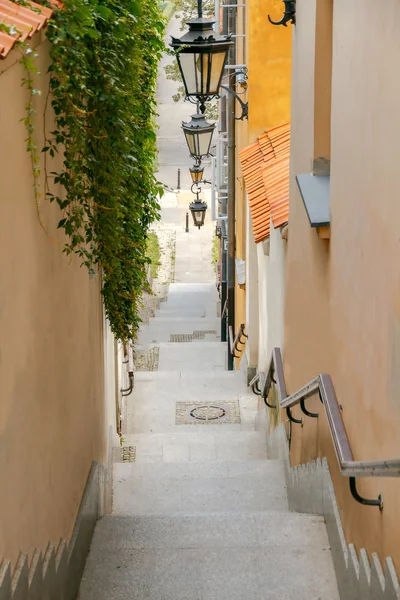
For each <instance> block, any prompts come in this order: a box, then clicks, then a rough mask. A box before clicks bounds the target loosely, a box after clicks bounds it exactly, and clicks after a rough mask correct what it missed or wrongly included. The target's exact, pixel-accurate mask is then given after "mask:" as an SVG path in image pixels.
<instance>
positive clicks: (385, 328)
mask: <svg viewBox="0 0 400 600" xmlns="http://www.w3.org/2000/svg"><path fill="white" fill-rule="evenodd" d="M317 1H318V0H317ZM399 20H400V6H399V4H398V2H397V1H396V0H388V2H386V3H385V9H384V10H382V6H381V3H379V2H377V1H376V0H365V2H363V3H361V4H359V3H356V4H352V3H349V2H347V1H346V0H335V1H334V19H333V68H332V114H331V240H330V241H327V240H321V239H319V238H318V236H317V233H316V232H315V231H314V230H312V229H311V228H310V226H309V223H308V219H307V216H306V213H305V210H304V208H303V205H302V201H301V199H300V196H299V193H298V191H297V188H296V184H295V183H294V175H295V174H296V173H302V172H310V170H311V165H312V160H313V158H314V156H315V155H314V145H313V144H314V140H315V136H314V131H313V129H314V111H313V106H314V48H315V0H313V1H312V2H311V1H309V0H301V1H298V2H297V26H296V30H295V33H294V38H293V45H294V46H293V57H294V65H293V91H292V157H291V199H290V225H289V240H288V255H287V280H286V305H285V373H286V377H287V384H288V390H289V392H293V391H295V390H296V388H298V387H299V386H301V385H302V384H304V383H306V382H307V381H308V380H310V379H311V378H312V377H314V376H315V375H317V374H318V373H321V372H328V373H330V374H331V376H332V378H333V383H334V386H335V389H336V393H337V396H338V399H339V402H340V403H341V404H342V405H343V418H344V422H345V426H346V429H347V432H348V435H349V438H350V441H351V445H352V448H353V452H354V456H355V458H356V459H358V460H361V459H366V460H367V459H383V458H394V457H398V456H400V401H399V383H400V283H399V282H400V262H399V250H400V246H399V244H400V242H399V240H400V236H399V230H398V223H399V222H400V203H399V193H398V164H397V163H398V159H397V155H398V151H397V148H398V140H399V137H400V120H399V117H398V98H399V96H400V75H399V70H398V60H397V57H398V56H399V53H400V40H399V37H398V32H397V27H396V24H397V23H398V22H399ZM308 406H309V408H310V409H313V408H319V407H320V404H319V401H318V400H317V399H311V400H310V401H309V402H308ZM295 414H297V415H298V410H296V411H295ZM317 456H328V459H329V463H330V467H331V471H332V475H333V480H334V485H335V490H336V494H337V498H338V503H339V508H340V513H341V518H342V522H343V524H344V528H345V533H346V537H347V541H348V542H352V543H355V545H356V547H357V548H361V547H363V546H365V547H366V548H367V550H368V552H369V553H370V554H371V553H372V552H378V553H379V555H380V556H381V558H383V557H385V556H388V555H391V556H392V557H393V559H394V561H395V564H396V567H397V570H398V571H399V570H400V545H399V543H398V541H399V539H400V524H399V519H398V507H399V505H400V482H399V480H398V479H372V478H370V479H364V480H362V481H359V490H360V492H361V493H362V494H364V495H365V496H367V497H376V496H377V495H378V494H379V493H382V494H383V498H384V510H383V511H382V512H379V511H378V510H377V509H376V508H369V507H363V506H361V505H359V504H357V503H356V502H355V501H354V500H353V499H352V498H351V496H350V493H349V491H348V480H347V479H345V478H342V477H341V476H340V475H339V473H338V469H337V465H336V459H335V457H334V453H333V447H332V442H331V439H330V435H329V431H328V428H327V424H326V419H325V417H321V418H320V419H319V420H318V421H317V420H312V419H306V420H305V425H304V427H302V428H301V427H298V426H296V425H295V426H294V432H293V442H292V462H293V464H297V463H299V462H305V461H308V460H311V459H314V458H315V457H317Z"/></svg>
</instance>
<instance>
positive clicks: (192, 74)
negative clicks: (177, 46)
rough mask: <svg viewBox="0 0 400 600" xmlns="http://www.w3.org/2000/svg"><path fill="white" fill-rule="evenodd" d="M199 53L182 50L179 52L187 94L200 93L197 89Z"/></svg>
mask: <svg viewBox="0 0 400 600" xmlns="http://www.w3.org/2000/svg"><path fill="white" fill-rule="evenodd" d="M197 56H198V55H197V54H193V53H189V52H187V53H186V52H181V53H180V54H178V61H179V62H180V65H181V69H182V73H183V80H184V82H185V84H186V91H187V94H188V95H189V96H190V95H195V94H197V93H198V90H197V79H198V78H197V68H196V59H197Z"/></svg>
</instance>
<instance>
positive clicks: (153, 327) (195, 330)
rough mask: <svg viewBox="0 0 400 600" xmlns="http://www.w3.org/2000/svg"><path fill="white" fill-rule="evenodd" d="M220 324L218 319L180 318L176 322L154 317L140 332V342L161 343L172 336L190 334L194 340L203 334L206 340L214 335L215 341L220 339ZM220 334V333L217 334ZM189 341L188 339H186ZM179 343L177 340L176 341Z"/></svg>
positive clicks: (167, 340)
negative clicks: (211, 332)
mask: <svg viewBox="0 0 400 600" xmlns="http://www.w3.org/2000/svg"><path fill="white" fill-rule="evenodd" d="M209 331H214V332H215V333H214V334H208V333H205V332H209ZM219 333H220V324H218V323H217V320H216V319H196V320H194V319H179V320H178V321H177V322H176V323H175V322H174V321H171V320H168V322H165V321H164V319H162V320H158V319H152V320H151V321H150V323H149V325H148V326H145V327H142V328H141V329H140V332H139V343H140V344H148V343H157V342H158V343H160V342H171V341H173V339H171V336H175V340H176V336H180V335H182V334H183V335H190V336H193V341H198V340H199V339H200V341H201V336H202V335H205V338H204V340H205V341H207V338H209V337H212V338H213V341H220V340H219ZM217 334H218V335H217ZM186 341H188V340H186ZM175 343H177V341H176V342H175Z"/></svg>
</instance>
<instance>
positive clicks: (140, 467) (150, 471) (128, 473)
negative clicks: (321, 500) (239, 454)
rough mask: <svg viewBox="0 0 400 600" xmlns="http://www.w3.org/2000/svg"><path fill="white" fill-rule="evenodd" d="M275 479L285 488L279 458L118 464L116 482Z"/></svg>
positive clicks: (115, 475) (115, 473)
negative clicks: (128, 480)
mask: <svg viewBox="0 0 400 600" xmlns="http://www.w3.org/2000/svg"><path fill="white" fill-rule="evenodd" d="M252 477H254V478H259V479H274V480H275V481H278V480H279V482H280V483H282V485H283V487H285V475H284V469H283V463H282V461H280V460H265V459H261V460H254V461H243V462H240V461H229V460H226V461H222V460H221V461H210V462H189V463H128V462H127V463H115V465H114V479H115V481H122V480H125V481H126V480H127V479H128V478H132V480H135V482H136V485H139V483H138V480H141V479H149V480H152V479H156V480H161V479H197V480H200V479H237V478H241V479H248V478H252Z"/></svg>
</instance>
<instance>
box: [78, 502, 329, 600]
mask: <svg viewBox="0 0 400 600" xmlns="http://www.w3.org/2000/svg"><path fill="white" fill-rule="evenodd" d="M111 598H115V599H118V600H146V599H148V600H150V599H151V600H338V599H339V596H338V592H337V586H336V581H335V576H334V571H333V566H332V557H331V553H330V549H329V544H328V539H327V535H326V530H325V526H324V523H323V520H322V519H321V518H320V517H315V516H309V515H307V516H306V515H297V514H292V513H287V512H285V513H281V512H279V511H274V512H263V513H251V512H248V513H246V514H243V513H240V512H225V511H221V512H217V513H215V512H214V513H208V514H203V513H197V512H195V511H191V512H187V513H186V514H170V515H164V514H155V515H151V516H144V515H140V516H133V517H126V516H124V517H121V516H108V517H105V518H104V519H102V520H101V521H99V523H98V525H97V527H96V531H95V534H94V538H93V542H92V548H91V551H90V554H89V557H88V561H87V564H86V569H85V573H84V577H83V580H82V585H81V592H80V600H111Z"/></svg>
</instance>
